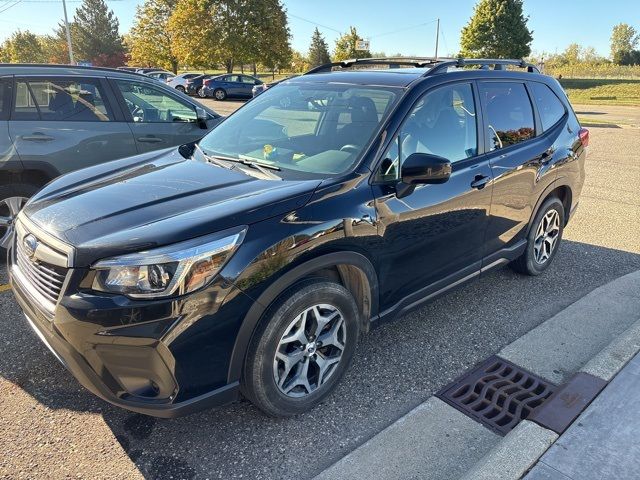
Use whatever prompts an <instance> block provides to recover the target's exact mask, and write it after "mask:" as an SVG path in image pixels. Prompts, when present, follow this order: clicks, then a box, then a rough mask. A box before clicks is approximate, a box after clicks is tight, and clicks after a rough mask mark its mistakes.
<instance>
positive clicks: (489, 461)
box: [462, 319, 640, 480]
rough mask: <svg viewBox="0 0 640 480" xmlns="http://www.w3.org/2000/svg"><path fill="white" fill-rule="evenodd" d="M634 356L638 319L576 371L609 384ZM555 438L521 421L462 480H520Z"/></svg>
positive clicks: (638, 348) (639, 336)
mask: <svg viewBox="0 0 640 480" xmlns="http://www.w3.org/2000/svg"><path fill="white" fill-rule="evenodd" d="M638 353H640V319H639V320H638V321H636V322H635V323H634V324H633V325H631V327H629V328H628V329H627V330H625V331H624V332H623V333H622V334H620V335H619V336H618V337H616V338H615V339H614V340H613V341H611V342H610V343H609V345H607V346H606V347H605V348H603V349H602V350H601V351H600V353H598V354H597V355H596V356H595V357H593V358H592V359H591V360H589V361H588V362H587V363H586V364H585V365H584V366H583V367H582V368H581V369H580V371H581V372H585V373H589V374H591V375H594V376H596V377H599V378H602V379H603V380H605V381H607V382H610V381H611V380H612V379H613V377H615V375H616V374H617V373H618V372H620V371H621V370H622V369H623V368H624V367H625V365H627V363H628V362H629V361H630V360H631V359H632V358H633V357H634V356H635V355H636V354H638ZM596 398H597V397H596ZM558 438H559V436H558V435H557V434H556V433H555V432H552V431H551V430H547V429H546V428H543V427H541V426H539V425H537V424H535V423H533V422H529V421H527V420H524V421H522V422H521V423H520V424H518V426H517V427H516V428H514V429H513V430H512V431H511V432H509V433H508V434H507V435H506V436H505V437H504V438H503V439H502V441H501V442H500V443H499V444H497V445H496V446H494V447H493V448H492V449H491V451H489V453H487V454H486V455H485V457H484V458H482V459H481V460H479V461H478V462H477V463H476V464H475V465H474V466H473V467H472V468H471V469H470V470H469V471H468V472H467V473H466V474H465V475H464V476H463V477H462V479H464V480H473V479H476V480H482V479H487V480H489V479H491V480H493V479H496V480H517V479H519V478H522V476H523V475H524V474H525V473H527V471H528V470H529V469H530V468H531V467H532V466H533V465H534V464H535V463H536V462H537V461H538V460H539V459H540V458H541V457H542V455H544V453H545V452H546V451H547V450H548V449H549V447H551V445H553V444H554V443H555V441H556V440H557V439H558Z"/></svg>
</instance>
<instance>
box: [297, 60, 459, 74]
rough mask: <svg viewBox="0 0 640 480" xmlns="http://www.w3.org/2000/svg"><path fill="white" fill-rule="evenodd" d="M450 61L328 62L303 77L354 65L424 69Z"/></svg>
mask: <svg viewBox="0 0 640 480" xmlns="http://www.w3.org/2000/svg"><path fill="white" fill-rule="evenodd" d="M449 60H452V59H450V58H441V57H379V58H351V59H349V60H342V61H340V62H330V63H325V64H323V65H319V66H317V67H315V68H312V69H311V70H309V71H308V72H306V73H305V75H310V74H313V73H320V72H330V71H331V69H332V68H333V67H340V68H350V67H353V66H354V65H389V66H390V67H391V68H395V67H396V66H397V67H400V66H406V67H416V68H425V67H428V66H430V65H435V64H438V63H440V62H445V61H449Z"/></svg>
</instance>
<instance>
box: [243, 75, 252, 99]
mask: <svg viewBox="0 0 640 480" xmlns="http://www.w3.org/2000/svg"><path fill="white" fill-rule="evenodd" d="M240 80H241V83H242V90H241V95H242V96H244V97H250V96H251V95H252V89H253V87H254V85H256V79H255V78H253V77H249V76H247V75H240Z"/></svg>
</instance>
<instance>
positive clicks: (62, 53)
mask: <svg viewBox="0 0 640 480" xmlns="http://www.w3.org/2000/svg"><path fill="white" fill-rule="evenodd" d="M69 27H70V28H71V36H72V38H73V36H74V34H73V32H74V30H73V24H71V25H69ZM40 44H41V45H42V51H43V53H44V55H45V57H46V58H47V63H62V64H65V63H69V46H68V44H67V33H66V30H65V27H64V24H62V23H60V24H58V27H57V28H56V29H54V31H53V34H51V35H43V36H42V37H40Z"/></svg>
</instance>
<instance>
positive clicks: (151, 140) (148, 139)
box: [138, 136, 163, 143]
mask: <svg viewBox="0 0 640 480" xmlns="http://www.w3.org/2000/svg"><path fill="white" fill-rule="evenodd" d="M138 141H139V142H143V143H160V142H162V141H163V140H162V139H161V138H159V137H154V136H149V137H138Z"/></svg>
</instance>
